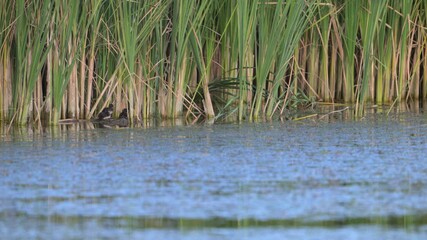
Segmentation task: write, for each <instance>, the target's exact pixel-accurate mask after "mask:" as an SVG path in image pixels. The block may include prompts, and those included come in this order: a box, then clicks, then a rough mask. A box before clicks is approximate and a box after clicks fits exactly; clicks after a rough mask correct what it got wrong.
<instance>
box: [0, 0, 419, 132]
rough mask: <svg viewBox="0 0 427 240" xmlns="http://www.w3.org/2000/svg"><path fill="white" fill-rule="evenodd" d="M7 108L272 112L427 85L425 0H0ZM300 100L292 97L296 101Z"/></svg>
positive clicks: (43, 115) (0, 107) (382, 96)
mask: <svg viewBox="0 0 427 240" xmlns="http://www.w3.org/2000/svg"><path fill="white" fill-rule="evenodd" d="M0 1H1V6H8V7H2V8H1V9H0V119H1V120H2V121H7V122H14V123H19V124H25V123H27V122H28V121H41V120H43V119H44V120H47V121H49V122H50V123H53V124H56V123H58V122H59V121H60V119H66V118H72V119H90V118H92V117H93V116H94V115H96V114H97V113H98V112H99V111H100V110H101V109H102V108H103V107H105V106H107V105H109V104H110V103H113V104H114V106H115V109H114V111H115V115H116V116H117V115H118V113H119V112H120V111H121V110H122V109H123V108H128V109H129V114H130V116H131V119H132V121H139V120H141V119H146V118H152V117H157V116H161V117H164V118H177V117H181V116H184V117H192V118H199V117H205V118H214V117H218V116H224V115H227V114H230V113H236V116H237V118H238V119H239V120H241V119H257V118H260V117H267V118H270V117H272V116H273V115H274V114H275V113H277V112H283V109H286V108H289V107H290V106H291V104H290V102H291V99H293V100H292V101H295V97H296V96H298V97H301V98H302V99H310V100H312V101H326V102H337V101H339V102H348V103H355V104H356V109H357V113H358V114H362V113H363V106H364V105H365V103H367V102H371V103H377V104H383V103H391V102H393V101H406V100H408V99H425V98H426V97H427V61H426V56H427V47H426V46H427V14H426V12H427V2H426V1H424V0H411V1H401V0H375V1H368V0H361V1H342V0H313V1H308V0H288V1H284V0H275V1H266V0H247V1H229V0H219V1H211V0H197V1H184V0H176V1H172V0H146V1H123V0H120V1H118V0H114V1H101V0H85V1H65V0H34V1H24V0H13V1H12V0H0ZM292 105H293V104H292Z"/></svg>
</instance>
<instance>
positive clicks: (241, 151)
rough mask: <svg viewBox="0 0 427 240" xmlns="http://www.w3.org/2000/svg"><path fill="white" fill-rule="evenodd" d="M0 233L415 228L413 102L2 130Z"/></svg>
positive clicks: (392, 232) (419, 218) (417, 146)
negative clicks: (180, 122)
mask: <svg viewBox="0 0 427 240" xmlns="http://www.w3.org/2000/svg"><path fill="white" fill-rule="evenodd" d="M0 153H1V154H0V193H1V194H0V239H132V238H133V239H142V238H143V239H426V238H427V197H426V196H427V161H426V160H425V159H426V153H427V116H426V115H423V114H402V115H399V116H398V117H394V118H390V117H384V116H382V117H372V118H366V119H362V120H359V121H333V123H331V122H330V121H310V120H307V121H301V122H292V121H286V122H279V121H274V122H263V123H241V124H236V123H228V124H214V125H192V126H175V127H149V128H132V129H131V128H125V129H85V128H80V129H78V130H75V127H64V126H62V127H61V128H59V129H56V128H48V129H44V130H43V131H41V132H30V133H29V132H28V131H27V130H23V131H22V132H20V131H18V130H16V131H14V132H12V133H8V134H6V133H3V134H2V135H1V142H0Z"/></svg>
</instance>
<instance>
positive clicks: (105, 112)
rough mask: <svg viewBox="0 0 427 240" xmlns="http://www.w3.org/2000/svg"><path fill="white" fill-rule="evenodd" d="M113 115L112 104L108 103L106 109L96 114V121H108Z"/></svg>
mask: <svg viewBox="0 0 427 240" xmlns="http://www.w3.org/2000/svg"><path fill="white" fill-rule="evenodd" d="M112 115H113V104H111V103H110V105H108V107H107V108H104V109H102V111H101V112H100V113H99V114H98V120H104V119H110V118H111V116H112Z"/></svg>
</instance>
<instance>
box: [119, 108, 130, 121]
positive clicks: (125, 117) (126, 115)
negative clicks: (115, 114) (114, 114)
mask: <svg viewBox="0 0 427 240" xmlns="http://www.w3.org/2000/svg"><path fill="white" fill-rule="evenodd" d="M119 119H128V110H127V108H125V109H123V110H122V112H121V113H120V115H119Z"/></svg>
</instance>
